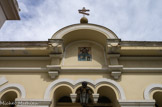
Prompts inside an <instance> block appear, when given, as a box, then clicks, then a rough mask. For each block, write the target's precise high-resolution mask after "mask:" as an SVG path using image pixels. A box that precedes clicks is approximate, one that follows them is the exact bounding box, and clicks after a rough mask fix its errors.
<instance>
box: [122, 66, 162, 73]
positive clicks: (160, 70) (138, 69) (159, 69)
mask: <svg viewBox="0 0 162 107" xmlns="http://www.w3.org/2000/svg"><path fill="white" fill-rule="evenodd" d="M139 71H140V72H139ZM123 72H129V73H131V72H137V73H143V72H147V73H148V72H150V73H157V72H159V73H162V68H126V67H125V68H123Z"/></svg>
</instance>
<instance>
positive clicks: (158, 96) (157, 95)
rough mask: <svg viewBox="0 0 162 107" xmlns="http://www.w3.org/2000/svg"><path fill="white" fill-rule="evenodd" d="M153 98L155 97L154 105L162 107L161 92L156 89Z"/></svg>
mask: <svg viewBox="0 0 162 107" xmlns="http://www.w3.org/2000/svg"><path fill="white" fill-rule="evenodd" d="M153 99H155V107H162V92H161V91H157V92H155V93H154V95H153Z"/></svg>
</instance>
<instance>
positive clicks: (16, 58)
mask: <svg viewBox="0 0 162 107" xmlns="http://www.w3.org/2000/svg"><path fill="white" fill-rule="evenodd" d="M0 60H50V57H29V56H28V57H0Z"/></svg>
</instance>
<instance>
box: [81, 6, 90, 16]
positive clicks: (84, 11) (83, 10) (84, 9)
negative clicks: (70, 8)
mask: <svg viewBox="0 0 162 107" xmlns="http://www.w3.org/2000/svg"><path fill="white" fill-rule="evenodd" d="M78 11H79V13H81V14H83V16H85V15H89V13H86V12H88V11H90V10H89V9H86V8H85V7H83V9H82V10H78Z"/></svg>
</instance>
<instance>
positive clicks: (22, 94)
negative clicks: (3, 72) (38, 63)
mask: <svg viewBox="0 0 162 107" xmlns="http://www.w3.org/2000/svg"><path fill="white" fill-rule="evenodd" d="M9 89H15V90H17V91H18V92H19V93H20V98H25V96H26V92H25V88H24V87H23V86H22V85H20V84H13V83H12V84H7V85H4V86H2V87H1V88H0V93H3V92H5V91H7V90H9Z"/></svg>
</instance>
